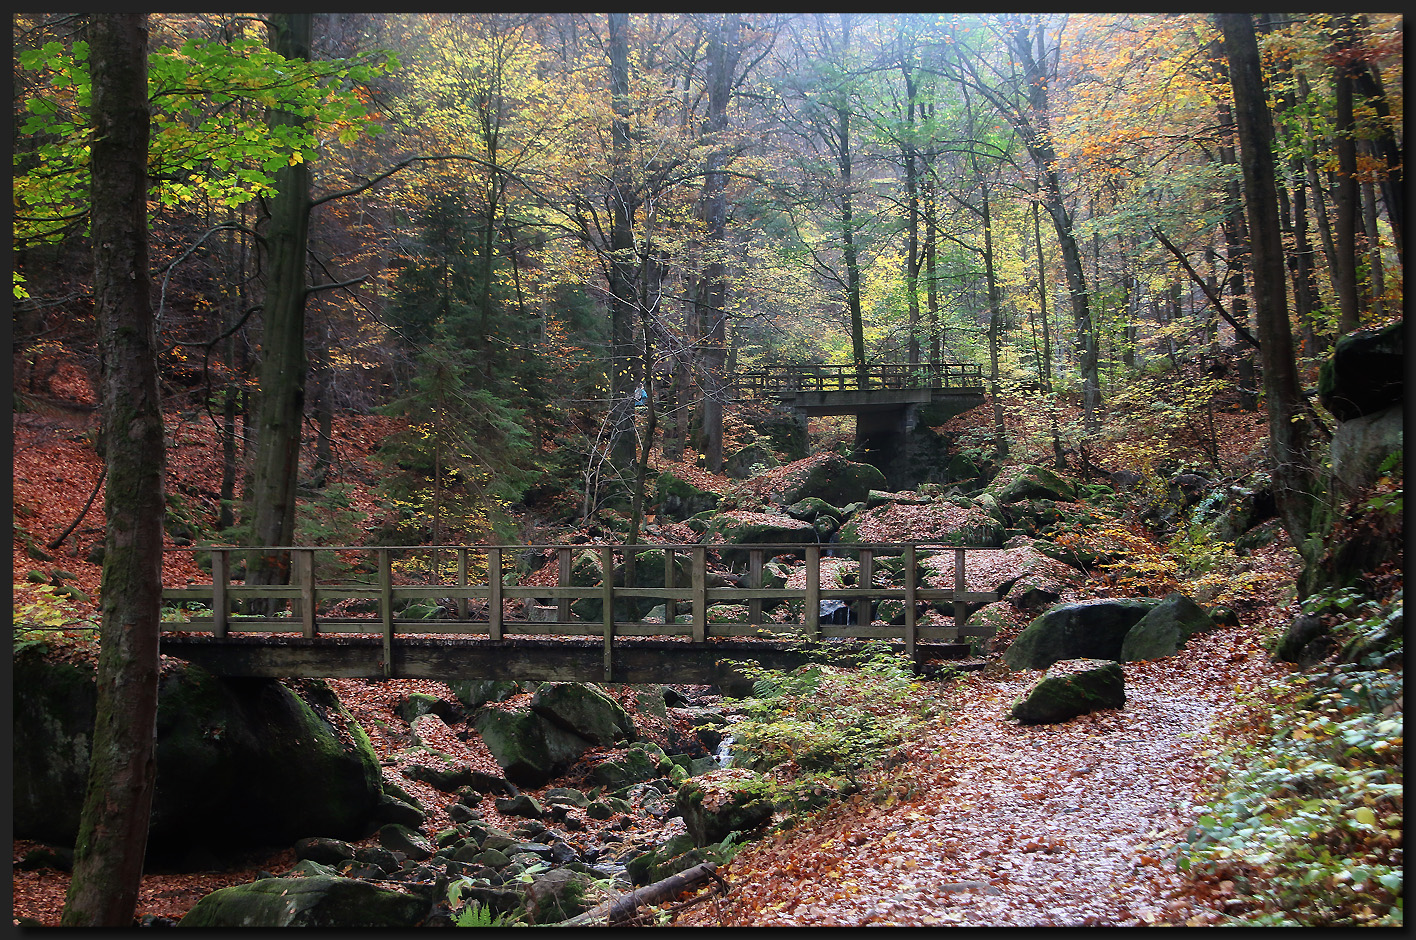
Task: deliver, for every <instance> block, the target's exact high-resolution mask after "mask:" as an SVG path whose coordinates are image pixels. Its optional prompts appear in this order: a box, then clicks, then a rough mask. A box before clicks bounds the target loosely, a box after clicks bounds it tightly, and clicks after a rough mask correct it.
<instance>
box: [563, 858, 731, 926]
mask: <svg viewBox="0 0 1416 940" xmlns="http://www.w3.org/2000/svg"><path fill="white" fill-rule="evenodd" d="M717 873H718V866H717V864H716V863H715V862H704V863H703V864H701V865H695V866H693V867H692V868H689V869H686V870H684V871H681V872H679V873H678V874H677V875H670V876H669V877H667V878H665V879H664V880H663V881H656V882H654V883H653V884H651V885H645V886H644V887H642V888H636V889H635V890H633V891H631V892H629V893H628V894H623V895H620V896H619V897H617V898H614V899H613V900H609V901H606V902H605V903H603V904H600V905H598V906H596V907H593V908H591V909H590V910H588V911H586V912H585V913H583V914H576V915H575V916H574V917H572V918H571V919H570V920H563V921H561V922H560V923H559V924H556V925H555V926H557V927H592V926H594V927H608V926H609V925H611V924H618V923H621V922H623V921H626V920H629V919H630V918H631V917H633V916H634V912H635V911H637V910H638V909H639V908H641V907H644V906H646V905H651V904H659V903H662V902H664V901H667V900H668V899H670V898H673V897H677V896H678V895H679V894H681V893H683V892H684V891H687V890H688V889H689V888H696V887H698V886H699V885H701V884H703V883H704V882H705V881H710V880H712V879H714V878H716V877H717Z"/></svg>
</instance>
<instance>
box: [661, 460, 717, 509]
mask: <svg viewBox="0 0 1416 940" xmlns="http://www.w3.org/2000/svg"><path fill="white" fill-rule="evenodd" d="M654 493H655V496H654V504H653V505H654V511H655V512H657V513H658V514H659V515H660V516H662V517H664V518H666V519H672V520H674V521H676V522H682V521H684V520H685V519H688V518H689V517H690V516H695V515H697V514H698V513H700V512H708V511H710V510H716V509H717V508H718V504H719V502H720V501H721V497H720V496H719V495H718V494H717V493H710V492H708V491H707V490H701V489H699V488H698V487H696V486H694V485H693V484H692V483H689V482H688V481H687V480H685V479H683V478H681V477H679V476H677V475H676V474H674V473H671V472H670V471H668V470H665V471H663V472H662V473H660V474H659V478H658V480H657V482H656V483H655V487H654Z"/></svg>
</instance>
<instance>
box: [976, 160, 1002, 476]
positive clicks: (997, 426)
mask: <svg viewBox="0 0 1416 940" xmlns="http://www.w3.org/2000/svg"><path fill="white" fill-rule="evenodd" d="M974 171H975V172H977V171H978V166H977V162H975V165H974ZM983 270H984V276H985V278H986V279H987V281H988V397H989V398H991V399H992V400H993V461H994V464H995V465H996V466H1002V465H1003V460H1004V458H1006V457H1007V456H1008V434H1007V429H1006V427H1005V426H1004V424H1003V402H1002V399H1001V393H1000V390H999V388H998V352H999V346H1000V345H1001V343H1002V341H1003V335H1002V334H1003V309H1002V307H1003V304H1002V301H1001V300H1000V299H999V293H998V276H997V274H996V272H995V271H994V268H993V217H992V214H991V213H990V211H989V205H988V184H987V183H985V184H984V186H983Z"/></svg>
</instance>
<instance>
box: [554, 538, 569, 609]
mask: <svg viewBox="0 0 1416 940" xmlns="http://www.w3.org/2000/svg"><path fill="white" fill-rule="evenodd" d="M556 565H557V568H556V586H557V587H565V586H567V585H568V584H570V547H569V546H562V547H560V548H557V549H556ZM556 620H558V621H559V622H561V623H566V622H567V621H569V620H570V598H568V597H560V598H557V599H556Z"/></svg>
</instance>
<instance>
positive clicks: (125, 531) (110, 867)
mask: <svg viewBox="0 0 1416 940" xmlns="http://www.w3.org/2000/svg"><path fill="white" fill-rule="evenodd" d="M147 41H148V33H147V14H145V13H98V14H94V15H93V20H92V21H91V25H90V30H89V49H90V63H91V65H90V67H91V69H92V73H91V74H92V78H93V97H92V112H91V113H92V116H93V129H94V133H93V138H92V140H93V143H92V151H91V154H92V157H91V160H92V163H91V166H92V187H93V189H92V212H93V214H92V225H93V228H92V232H93V261H94V302H95V307H96V313H97V318H98V339H99V349H100V357H101V358H100V362H101V366H100V368H101V375H102V402H101V404H100V415H101V422H102V423H101V431H102V453H103V460H104V468H105V471H106V473H107V477H108V482H107V487H106V489H105V496H104V513H105V515H106V517H107V518H106V522H105V525H104V546H105V552H104V559H103V574H102V582H101V597H102V600H101V609H102V622H101V626H100V631H101V632H100V641H99V642H100V646H99V657H98V682H97V686H98V706H97V709H96V711H95V716H94V731H93V744H92V747H91V750H90V753H89V755H88V758H89V773H88V789H87V791H86V794H85V797H84V805H83V810H82V812H81V815H80V818H79V833H78V840H77V842H76V843H75V846H74V865H73V875H72V877H71V879H70V882H69V891H68V896H67V897H66V899H65V902H64V912H63V914H62V916H61V918H60V923H61V925H62V926H65V927H130V926H132V925H133V915H134V914H135V912H136V910H137V900H138V890H139V888H140V887H141V885H142V874H143V856H144V854H145V853H146V851H147V834H148V819H149V816H150V814H151V810H152V795H153V790H154V787H155V784H156V779H157V764H156V749H157V689H158V638H159V636H160V635H161V621H160V616H159V610H160V607H161V602H162V531H163V519H164V516H165V510H166V505H165V503H166V500H165V496H164V492H163V474H164V452H163V427H162V407H161V401H160V400H159V398H158V385H157V336H156V324H155V321H154V317H153V311H152V301H151V293H150V288H151V284H150V277H149V272H148V223H147V155H148V135H149V126H150V124H149V120H150V119H149V113H148V87H147Z"/></svg>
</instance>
